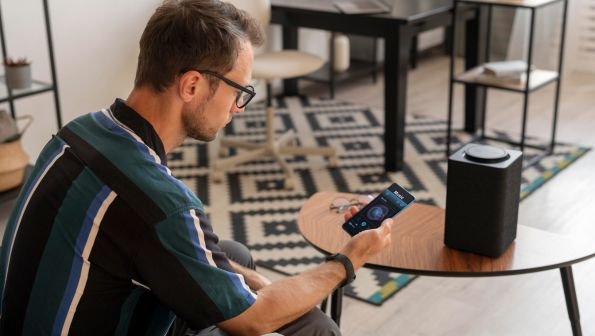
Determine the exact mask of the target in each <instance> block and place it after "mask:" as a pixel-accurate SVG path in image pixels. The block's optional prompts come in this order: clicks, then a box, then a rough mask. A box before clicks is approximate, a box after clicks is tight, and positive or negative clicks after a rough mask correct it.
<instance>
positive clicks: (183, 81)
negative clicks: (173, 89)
mask: <svg viewBox="0 0 595 336" xmlns="http://www.w3.org/2000/svg"><path fill="white" fill-rule="evenodd" d="M205 80H206V78H205V77H203V76H202V75H201V74H200V73H199V72H197V71H187V72H185V73H184V74H182V75H181V76H180V79H179V81H178V94H179V95H180V98H181V99H182V101H184V102H185V103H188V102H190V101H191V100H192V99H194V97H195V96H196V95H198V94H200V92H201V91H202V90H200V87H202V86H203V85H204V82H205Z"/></svg>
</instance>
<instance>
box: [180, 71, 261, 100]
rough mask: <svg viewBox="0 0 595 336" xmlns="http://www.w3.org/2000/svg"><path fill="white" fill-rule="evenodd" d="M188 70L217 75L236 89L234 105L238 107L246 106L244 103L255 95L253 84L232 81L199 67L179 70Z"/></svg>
mask: <svg viewBox="0 0 595 336" xmlns="http://www.w3.org/2000/svg"><path fill="white" fill-rule="evenodd" d="M190 70H194V71H197V72H200V73H204V74H207V75H210V76H213V77H217V78H219V79H220V80H222V81H224V82H225V84H227V85H229V86H231V87H233V88H235V89H238V90H239V91H238V94H237V96H236V106H237V107H238V108H244V107H246V105H248V103H249V102H250V101H251V100H252V98H254V96H256V91H254V86H252V85H247V86H242V85H240V84H238V83H236V82H234V81H232V80H231V79H229V78H227V77H225V76H223V75H221V74H219V73H217V72H215V71H210V70H201V69H192V68H190V69H184V70H182V71H181V72H182V73H184V72H187V71H190Z"/></svg>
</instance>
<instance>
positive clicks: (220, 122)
mask: <svg viewBox="0 0 595 336" xmlns="http://www.w3.org/2000/svg"><path fill="white" fill-rule="evenodd" d="M253 61H254V54H253V50H252V45H251V44H250V43H248V42H245V43H243V45H242V49H241V50H240V53H239V55H238V59H237V61H236V64H235V66H234V67H233V69H232V70H231V71H230V72H228V73H225V74H222V75H223V76H225V77H227V78H228V79H230V80H232V81H234V82H236V83H238V84H240V85H242V86H246V85H248V84H249V83H250V80H251V77H252V63H253ZM237 94H238V89H236V88H234V87H232V86H230V85H228V84H226V83H225V82H223V81H221V80H220V81H219V85H218V87H217V90H216V91H215V93H214V94H212V95H211V96H210V97H208V98H207V99H206V100H205V99H204V98H202V99H201V98H198V97H197V98H195V99H193V100H192V101H191V102H190V103H188V104H187V105H186V106H185V107H184V110H183V111H182V121H183V124H184V128H185V131H186V134H187V136H189V137H191V138H193V139H196V140H201V141H212V140H214V139H215V137H216V136H217V132H219V130H221V129H222V128H224V127H225V126H226V125H227V124H228V123H229V122H230V121H231V119H232V116H233V114H234V113H240V112H242V111H243V110H244V109H243V108H242V109H239V108H238V107H237V106H236V96H237Z"/></svg>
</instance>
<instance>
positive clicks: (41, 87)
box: [0, 0, 62, 203]
mask: <svg viewBox="0 0 595 336" xmlns="http://www.w3.org/2000/svg"><path fill="white" fill-rule="evenodd" d="M42 4H43V13H44V19H45V30H46V39H47V43H48V55H49V64H50V70H51V76H52V81H51V82H50V83H48V82H43V81H39V80H33V83H32V85H31V87H30V88H28V89H22V90H12V89H10V88H9V87H7V86H6V84H5V83H6V82H5V80H4V76H0V104H3V103H7V104H8V106H9V109H10V113H11V115H12V117H13V118H15V119H16V108H15V101H16V100H19V99H24V98H27V97H31V96H35V95H38V94H42V93H47V92H53V98H54V106H55V113H56V123H57V125H58V129H60V128H62V114H61V111H60V99H59V96H58V84H57V81H56V66H55V62H54V48H53V43H52V32H51V25H50V15H49V7H48V2H47V0H43V1H42ZM2 14H3V13H2V8H1V7H0V46H1V47H2V60H5V59H6V58H7V56H8V52H7V49H6V37H5V35H4V21H3V19H2ZM30 172H31V167H30V166H28V167H27V168H26V170H25V178H26V177H27V176H29V174H30ZM20 188H21V187H20V186H19V187H16V188H14V189H12V190H8V191H4V192H0V203H4V202H7V201H9V200H12V199H14V198H15V197H17V196H18V194H19V191H20Z"/></svg>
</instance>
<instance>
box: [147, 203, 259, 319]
mask: <svg viewBox="0 0 595 336" xmlns="http://www.w3.org/2000/svg"><path fill="white" fill-rule="evenodd" d="M218 241H219V239H218V237H217V236H216V235H215V233H214V232H213V230H212V227H211V225H210V224H209V222H208V219H207V217H206V216H205V215H204V213H203V212H202V211H200V210H198V209H188V210H184V211H180V212H178V213H175V214H173V215H170V216H168V217H167V218H166V219H165V220H164V221H162V222H160V223H158V224H157V225H155V227H154V231H153V235H149V236H148V237H146V238H145V240H144V241H143V243H142V244H141V245H142V248H141V249H140V251H139V254H138V256H137V258H136V260H135V266H136V269H137V272H138V277H139V279H138V280H137V281H138V282H139V283H140V284H142V285H145V286H146V287H147V288H148V289H150V290H151V291H152V292H153V293H154V294H155V295H156V296H157V297H158V298H159V299H160V300H162V301H163V302H164V303H165V304H167V305H168V306H170V307H171V308H172V310H173V311H174V312H175V313H176V315H178V316H180V317H182V318H184V319H185V320H186V321H187V322H188V323H189V324H190V325H191V326H192V327H194V328H203V327H207V326H210V325H213V324H215V323H217V322H220V321H224V320H227V319H230V318H232V317H234V316H237V315H239V314H240V313H242V312H243V311H245V310H246V309H248V308H249V307H250V306H251V305H252V304H253V303H254V302H255V301H256V294H255V293H253V292H252V291H251V290H250V288H249V287H248V285H247V284H246V282H245V280H244V277H243V276H242V275H240V274H238V273H236V272H235V271H234V269H233V268H232V266H231V264H230V262H229V260H228V259H227V257H226V256H225V253H224V252H223V251H221V249H220V248H219V246H218Z"/></svg>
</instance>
